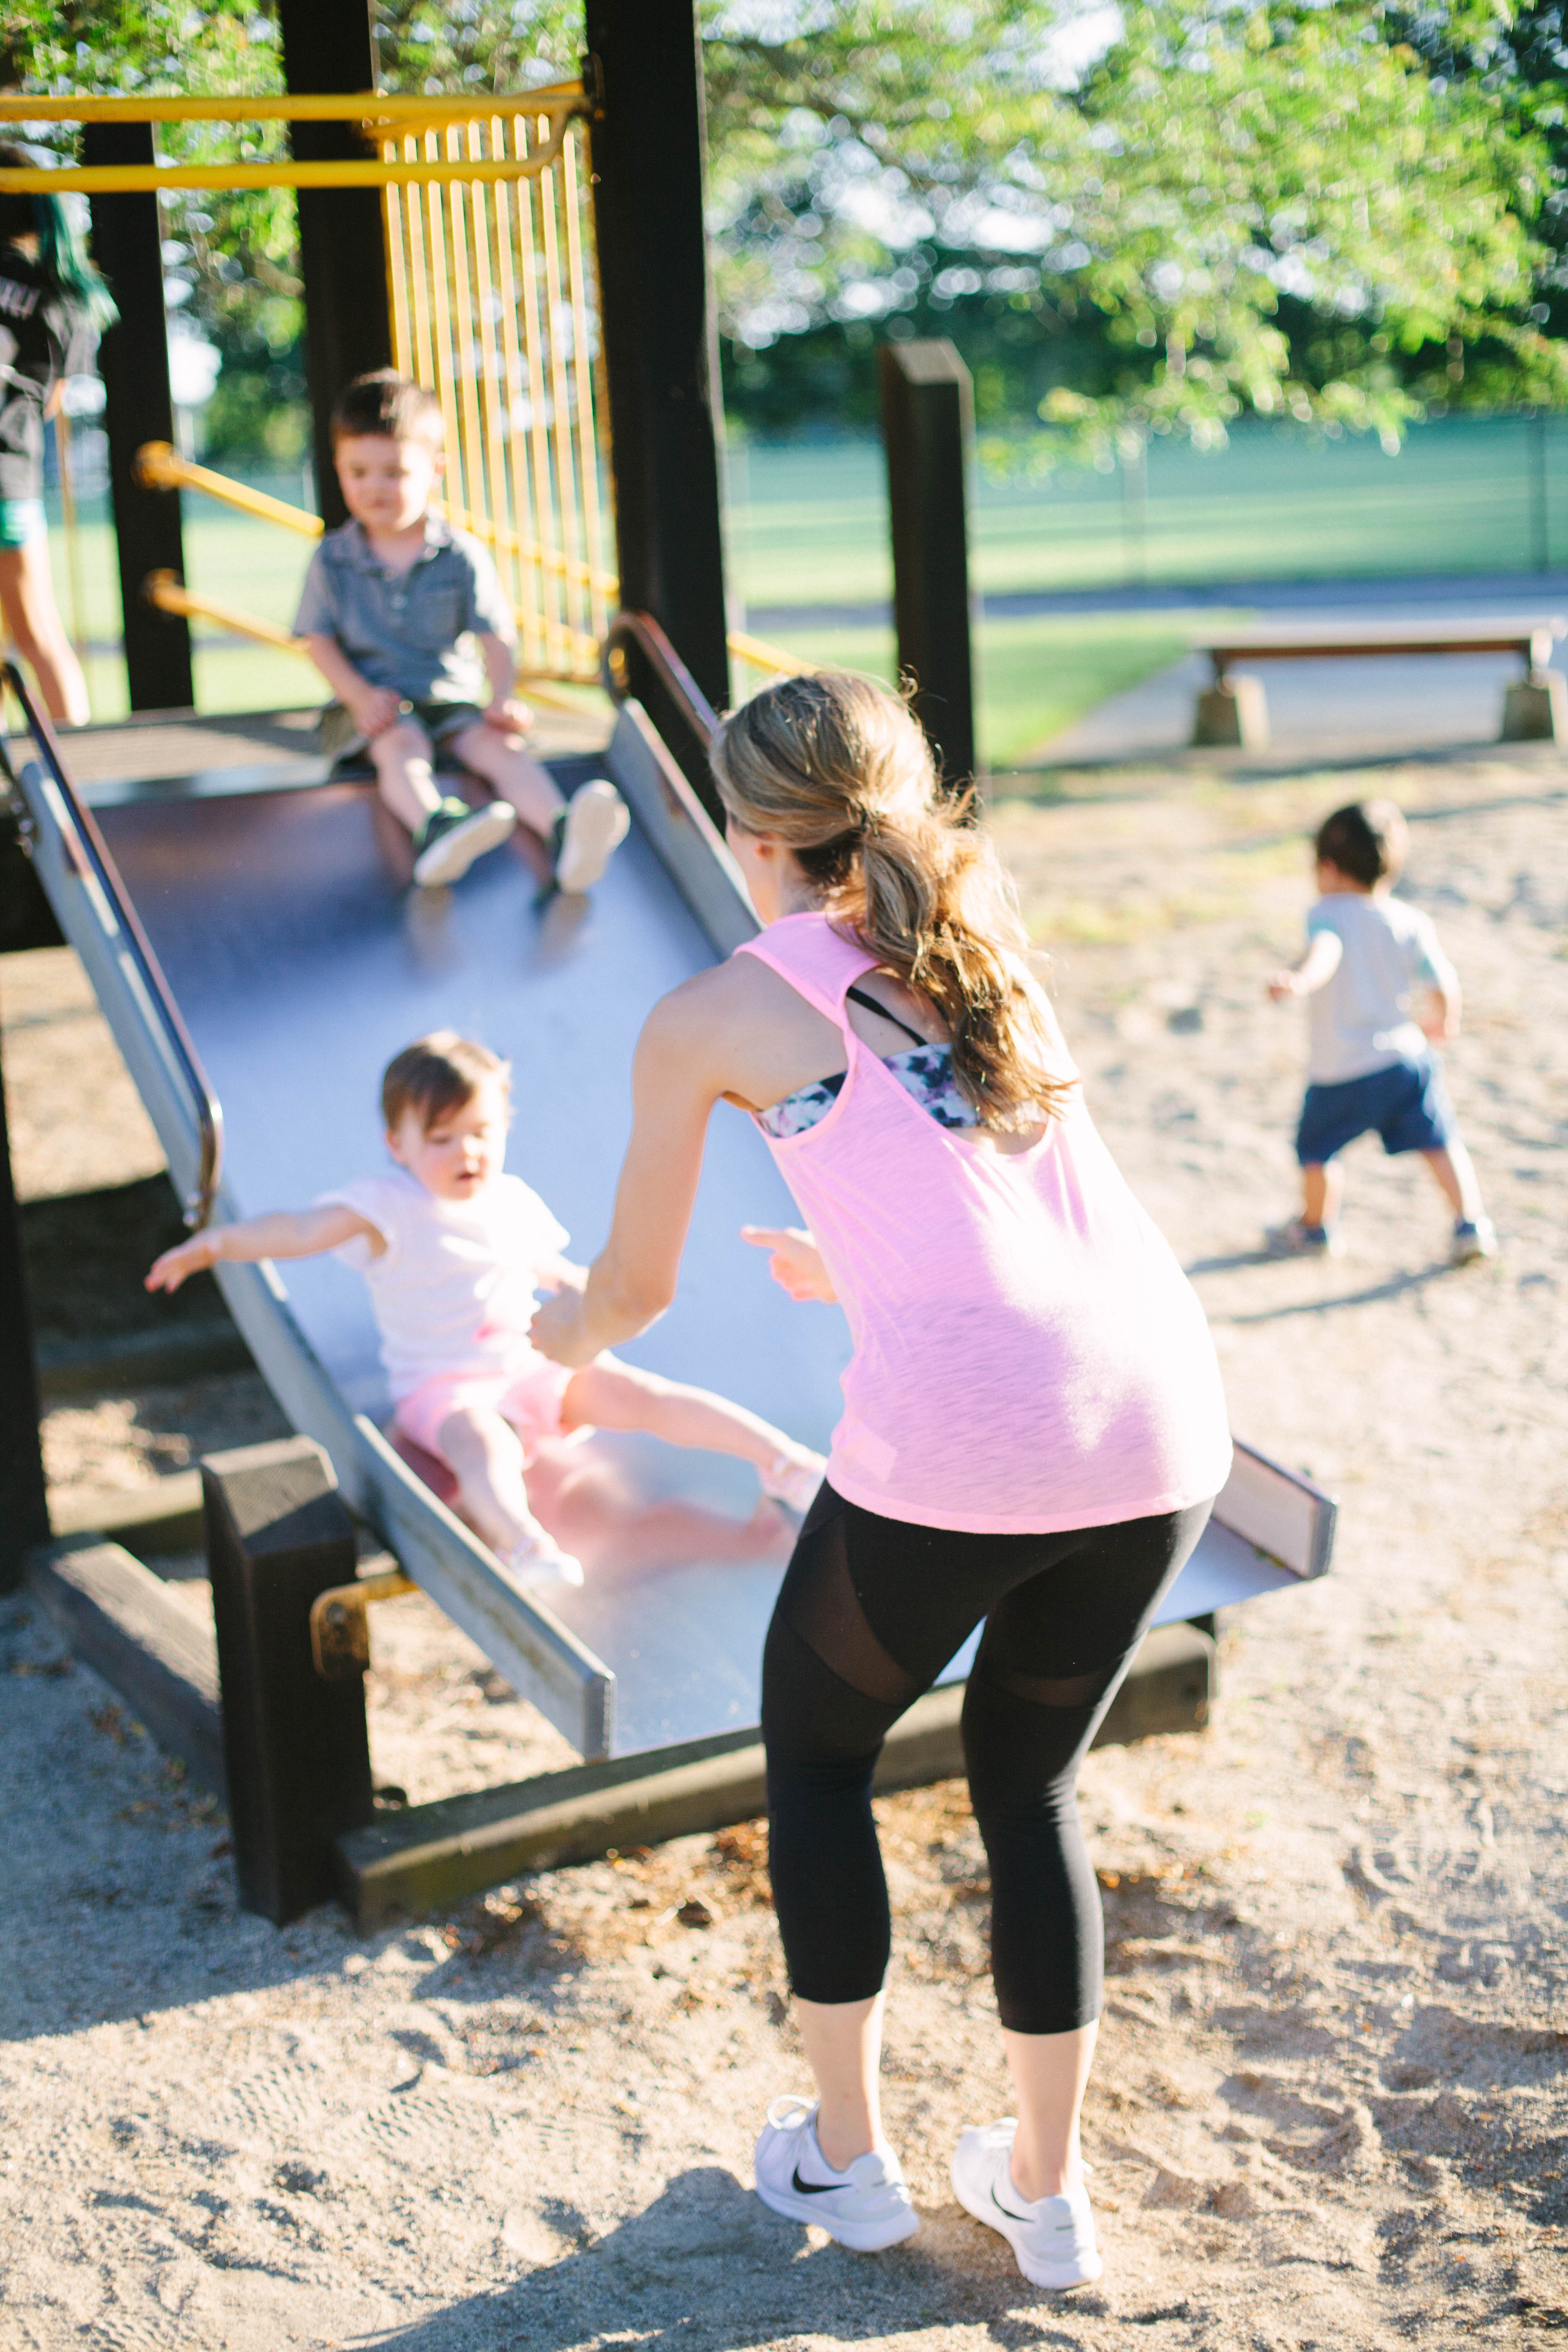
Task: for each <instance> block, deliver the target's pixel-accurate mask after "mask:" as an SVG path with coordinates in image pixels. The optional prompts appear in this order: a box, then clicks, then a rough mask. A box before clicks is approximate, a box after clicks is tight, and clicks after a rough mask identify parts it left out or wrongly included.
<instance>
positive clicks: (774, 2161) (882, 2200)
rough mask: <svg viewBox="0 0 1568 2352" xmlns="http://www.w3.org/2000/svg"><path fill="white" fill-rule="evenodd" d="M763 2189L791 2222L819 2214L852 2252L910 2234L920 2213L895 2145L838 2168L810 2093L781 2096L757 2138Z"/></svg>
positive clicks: (821, 2223) (820, 2222)
mask: <svg viewBox="0 0 1568 2352" xmlns="http://www.w3.org/2000/svg"><path fill="white" fill-rule="evenodd" d="M756 2176H757V2194H758V2196H759V2197H760V2198H761V2199H762V2200H763V2204H764V2205H766V2206H767V2207H768V2208H769V2209H770V2210H772V2211H773V2212H774V2213H783V2214H784V2216H785V2218H786V2219H787V2220H789V2221H815V2222H816V2224H817V2226H818V2227H819V2228H820V2229H824V2230H826V2232H827V2234H828V2236H829V2237H830V2238H837V2241H838V2242H839V2244H840V2245H841V2246H847V2247H848V2248H849V2250H850V2252H852V2253H857V2254H877V2253H880V2252H881V2251H882V2249H883V2247H884V2246H896V2245H898V2244H899V2243H900V2241H901V2240H902V2239H904V2238H912V2237H913V2236H914V2234H915V2231H917V2230H918V2229H919V2228H920V2225H921V2223H920V2215H919V2214H918V2213H917V2212H916V2211H915V2209H914V2207H913V2205H911V2203H910V2192H909V2189H908V2186H907V2184H906V2183H905V2180H904V2176H903V2174H902V2173H901V2172H900V2169H899V2159H898V2158H897V2157H896V2156H895V2155H894V2154H893V2151H892V2149H891V2148H890V2147H878V2148H873V2149H872V2150H871V2153H870V2154H869V2155H868V2156H858V2157H857V2158H856V2159H855V2161H854V2163H853V2164H852V2165H851V2166H850V2167H849V2168H848V2170H847V2172H835V2171H834V2169H833V2167H832V2166H831V2165H830V2164H829V2163H828V2161H827V2158H826V2157H825V2156H824V2155H823V2153H822V2150H821V2148H820V2147H818V2146H817V2143H816V2107H815V2105H813V2104H812V2102H811V2101H810V2100H809V2099H797V2098H795V2097H786V2098H783V2099H775V2100H774V2101H773V2105H772V2106H771V2107H770V2108H769V2109H768V2119H767V2121H766V2123H765V2124H764V2125H763V2131H762V2137H761V2138H760V2139H759V2140H758V2142H757V2155H756Z"/></svg>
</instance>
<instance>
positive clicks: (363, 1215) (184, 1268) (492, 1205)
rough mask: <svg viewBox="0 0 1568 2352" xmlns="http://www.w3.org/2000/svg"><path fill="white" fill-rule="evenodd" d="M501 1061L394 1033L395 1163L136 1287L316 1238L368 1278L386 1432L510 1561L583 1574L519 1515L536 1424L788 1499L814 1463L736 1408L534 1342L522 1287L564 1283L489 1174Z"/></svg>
mask: <svg viewBox="0 0 1568 2352" xmlns="http://www.w3.org/2000/svg"><path fill="white" fill-rule="evenodd" d="M381 1107H382V1115H383V1118H384V1122H385V1127H386V1142H387V1149H388V1150H390V1152H391V1154H392V1156H393V1158H394V1160H396V1162H397V1169H396V1171H395V1173H394V1174H391V1175H387V1176H367V1177H363V1178H361V1179H359V1180H358V1181H355V1182H353V1183H349V1184H343V1185H340V1186H338V1187H337V1188H336V1189H335V1190H334V1191H332V1192H326V1193H323V1194H322V1195H321V1199H320V1200H318V1201H316V1202H313V1203H312V1205H311V1206H310V1208H308V1209H301V1210H282V1211H278V1212H275V1213H273V1214H271V1215H269V1216H262V1217H247V1218H246V1219H245V1220H244V1221H243V1223H237V1224H232V1225H219V1226H216V1228H214V1229H213V1230H211V1231H209V1232H206V1233H201V1234H194V1235H193V1236H192V1238H191V1239H190V1240H189V1241H188V1242H182V1243H181V1244H179V1246H178V1247H177V1248H175V1249H172V1250H166V1251H165V1252H164V1254H163V1256H162V1257H161V1258H159V1259H158V1261H157V1263H156V1265H153V1269H152V1271H151V1272H150V1273H149V1275H148V1276H147V1287H148V1289H149V1290H177V1289H178V1288H179V1286H180V1285H181V1283H183V1282H184V1280H185V1279H186V1277H187V1276H190V1275H193V1274H197V1273H200V1272H201V1271H202V1270H203V1269H204V1268H205V1267H207V1266H210V1265H216V1263H217V1262H218V1261H219V1260H220V1259H230V1260H241V1261H247V1262H254V1261H255V1260H257V1259H258V1258H289V1257H315V1256H318V1255H321V1254H323V1253H324V1252H327V1251H331V1253H332V1254H333V1255H335V1256H337V1257H340V1258H342V1260H343V1261H344V1262H345V1264H347V1265H352V1266H353V1267H355V1268H356V1269H357V1270H358V1271H359V1272H360V1273H362V1274H363V1276H364V1277H365V1280H366V1281H367V1282H368V1284H369V1285H370V1293H371V1301H372V1304H373V1306H374V1309H375V1318H376V1322H377V1324H378V1325H379V1327H380V1330H381V1347H382V1361H383V1363H384V1365H385V1368H386V1373H387V1378H388V1381H390V1383H391V1388H392V1394H393V1398H394V1401H395V1404H396V1408H397V1412H396V1421H397V1426H398V1428H399V1429H400V1430H401V1431H402V1432H403V1433H404V1434H405V1436H406V1437H409V1438H411V1439H412V1440H413V1442H414V1444H416V1445H419V1446H423V1447H424V1449H425V1451H426V1453H427V1454H435V1455H436V1456H437V1458H438V1459H439V1460H440V1461H443V1462H445V1463H446V1464H447V1467H448V1468H449V1469H450V1470H451V1471H452V1473H453V1475H455V1476H456V1478H457V1480H458V1491H459V1496H460V1500H461V1507H462V1509H463V1511H464V1513H465V1514H466V1516H467V1517H468V1518H469V1519H470V1520H471V1521H472V1522H473V1524H474V1526H475V1527H476V1528H478V1530H479V1534H480V1535H481V1536H482V1537H483V1538H484V1539H485V1541H486V1542H487V1543H488V1544H489V1546H490V1548H491V1549H492V1550H493V1551H494V1552H495V1553H496V1554H497V1555H498V1557H499V1558H500V1559H502V1560H503V1561H504V1562H505V1563H506V1564H507V1566H508V1567H509V1568H510V1569H511V1570H512V1571H513V1572H514V1573H515V1574H516V1575H517V1576H519V1577H520V1578H521V1579H522V1580H525V1581H530V1582H544V1581H547V1580H551V1579H554V1580H559V1581H561V1582H563V1583H567V1584H581V1582H582V1581H583V1570H582V1568H581V1566H580V1565H579V1563H578V1562H577V1561H576V1560H575V1559H573V1558H572V1556H571V1554H570V1553H568V1552H563V1550H562V1549H560V1547H559V1546H558V1545H557V1544H556V1543H555V1542H554V1540H553V1538H552V1537H551V1536H549V1535H548V1534H547V1533H546V1532H545V1530H544V1528H542V1527H541V1526H540V1524H539V1522H538V1520H537V1519H535V1517H533V1514H532V1512H531V1510H530V1508H529V1504H528V1487H527V1479H526V1472H527V1469H528V1465H529V1461H530V1458H531V1454H532V1452H533V1450H534V1449H535V1448H536V1447H537V1445H538V1444H539V1442H540V1440H541V1439H542V1438H549V1437H559V1436H561V1435H563V1434H564V1433H566V1432H567V1431H569V1430H574V1429H582V1428H586V1427H589V1426H593V1427H596V1428H599V1429H639V1430H647V1431H649V1432H651V1433H652V1434H653V1435H654V1436H656V1437H662V1438H664V1439H665V1440H666V1442H667V1443H668V1444H671V1445H691V1446H706V1447H708V1448H710V1449H711V1451H713V1452H714V1453H716V1454H737V1455H739V1457H740V1458H741V1459H742V1461H744V1462H751V1463H754V1464H755V1465H756V1467H757V1470H758V1472H759V1473H760V1475H761V1478H762V1487H763V1494H764V1495H765V1496H769V1497H771V1498H772V1499H773V1501H775V1502H779V1503H782V1504H783V1505H784V1507H785V1508H786V1509H787V1510H791V1511H795V1512H804V1511H805V1509H806V1508H807V1507H808V1506H809V1504H810V1503H811V1500H812V1497H813V1496H815V1494H816V1489H817V1486H819V1484H820V1483H821V1479H822V1472H823V1459H822V1456H821V1455H820V1454H813V1453H812V1452H811V1450H810V1449H809V1447H807V1446H805V1445H796V1444H795V1443H794V1442H793V1441H792V1440H791V1439H789V1438H787V1437H785V1436H784V1434H783V1433H782V1432H781V1431H779V1430H776V1429H773V1428H772V1427H771V1426H770V1425H769V1423H767V1422H765V1421H762V1420H759V1419H758V1417H757V1415H756V1414H755V1413H752V1412H746V1411H745V1410H744V1408H743V1407H742V1406H741V1405H738V1404H731V1403H729V1402H727V1401H726V1400H725V1399H724V1398H722V1397H718V1396H712V1395H710V1393H709V1392H708V1391H706V1390H704V1389H693V1388H684V1387H682V1386H680V1385H679V1383H678V1382H677V1381H666V1380H660V1379H659V1378H658V1377H657V1376H656V1375H655V1374H654V1373H652V1372H644V1371H637V1370H633V1368H632V1367H631V1366H630V1365H629V1364H622V1363H617V1361H616V1359H615V1358H614V1357H613V1356H609V1355H599V1356H595V1359H594V1360H593V1361H592V1363H589V1364H585V1365H584V1367H583V1368H582V1370H579V1371H570V1370H565V1369H564V1368H563V1367H562V1366H561V1365H559V1364H552V1363H550V1362H549V1361H547V1360H546V1359H545V1358H544V1357H543V1356H541V1355H539V1354H538V1353H536V1351H535V1350H534V1349H533V1347H532V1346H531V1343H530V1340H529V1338H528V1327H529V1322H530V1319H531V1316H532V1313H533V1303H534V1293H535V1292H536V1291H537V1290H540V1289H547V1290H555V1289H561V1288H574V1289H575V1288H580V1287H581V1286H582V1284H583V1282H584V1280H585V1279H586V1276H585V1273H584V1269H583V1268H582V1267H581V1266H575V1265H571V1264H569V1263H568V1261H567V1260H566V1259H565V1258H563V1256H562V1255H560V1253H561V1250H562V1247H563V1244H564V1243H565V1241H566V1239H567V1235H566V1233H565V1230H564V1228H563V1226H562V1225H560V1224H558V1223H556V1220H555V1219H554V1217H553V1216H552V1214H551V1213H550V1211H549V1210H548V1209H547V1208H546V1207H545V1205H544V1202H542V1200H541V1199H540V1197H539V1195H538V1194H537V1192H531V1191H530V1189H529V1187H528V1186H527V1185H526V1184H524V1183H523V1182H522V1181H521V1179H520V1178H519V1177H516V1176H508V1175H504V1174H503V1173H502V1171H501V1163H502V1160H503V1159H504V1157H505V1153H506V1134H507V1128H508V1126H509V1125H510V1117H511V1101H510V1071H509V1069H508V1066H507V1065H506V1064H505V1063H504V1062H502V1061H500V1060H499V1059H498V1057H497V1056H496V1055H494V1054H492V1053H491V1052H489V1049H488V1047H486V1046H484V1045H476V1044H474V1043H473V1041H472V1040H471V1039H468V1038H466V1037H459V1036H458V1035H456V1034H454V1033H453V1032H452V1031H450V1030H441V1031H438V1032H437V1034H435V1035H433V1036H429V1037H421V1038H419V1039H418V1040H417V1041H416V1043H415V1044H414V1045H408V1046H405V1048H404V1050H403V1052H402V1053H401V1054H399V1055H396V1056H395V1059H394V1060H393V1061H392V1062H390V1063H389V1064H388V1066H387V1068H386V1071H385V1073H384V1076H383V1078H382V1086H381Z"/></svg>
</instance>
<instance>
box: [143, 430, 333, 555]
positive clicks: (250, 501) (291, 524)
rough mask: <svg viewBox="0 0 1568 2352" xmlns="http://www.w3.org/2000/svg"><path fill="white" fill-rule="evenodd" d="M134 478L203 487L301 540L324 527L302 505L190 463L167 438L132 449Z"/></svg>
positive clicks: (169, 486) (154, 484)
mask: <svg viewBox="0 0 1568 2352" xmlns="http://www.w3.org/2000/svg"><path fill="white" fill-rule="evenodd" d="M136 478H137V480H138V481H139V482H140V483H141V484H142V488H144V489H149V490H181V489H184V490H205V493H206V495H207V497H208V498H209V499H222V500H223V502H224V504H225V506H229V507H237V508H238V509H239V511H240V512H241V514H250V515H255V516H256V517H257V518H258V520H260V521H262V522H275V523H278V524H279V525H280V527H281V528H282V529H283V530H297V531H298V532H299V533H300V537H301V538H303V539H320V538H321V533H322V531H323V530H325V528H326V526H325V524H324V523H323V522H322V520H321V516H320V515H313V514H310V513H308V512H307V511H306V509H304V508H303V507H291V506H290V505H289V503H288V501H287V500H286V499H275V498H272V497H270V496H269V495H268V492H267V491H266V490H253V489H251V488H250V487H249V486H248V484H247V483H245V482H236V481H233V480H231V479H230V478H229V476H228V475H227V474H215V473H214V472H213V471H212V470H211V468H210V467H206V466H194V465H193V464H192V463H191V461H190V459H189V458H188V457H181V455H180V453H179V451H178V450H177V449H176V448H174V446H172V445H171V444H170V443H169V442H167V441H143V443H142V446H141V447H140V449H138V450H137V452H136Z"/></svg>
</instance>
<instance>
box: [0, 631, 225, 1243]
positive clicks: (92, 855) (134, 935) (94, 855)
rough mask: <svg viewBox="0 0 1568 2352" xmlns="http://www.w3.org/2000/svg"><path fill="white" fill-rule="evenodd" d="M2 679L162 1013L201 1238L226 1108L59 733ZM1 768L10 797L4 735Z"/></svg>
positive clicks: (13, 680)
mask: <svg viewBox="0 0 1568 2352" xmlns="http://www.w3.org/2000/svg"><path fill="white" fill-rule="evenodd" d="M0 681H3V682H4V684H5V686H7V687H9V688H10V689H11V692H12V694H13V695H14V696H15V697H16V702H17V704H18V706H19V708H20V709H21V713H22V717H23V719H24V720H25V721H26V729H27V732H28V734H29V735H30V736H31V737H32V739H33V743H34V747H35V749H36V750H37V753H38V756H39V758H40V760H41V761H43V764H44V766H45V767H46V768H47V771H48V772H49V777H50V780H51V782H53V784H54V787H55V790H56V791H57V792H58V794H59V796H60V800H61V803H62V804H63V805H64V808H65V811H66V814H67V816H68V818H69V820H70V824H71V833H70V834H69V835H65V836H63V839H64V844H65V853H66V856H67V858H68V861H69V863H70V865H71V866H72V867H73V868H74V870H75V871H76V873H77V874H79V876H80V877H82V878H83V879H84V880H85V879H86V878H87V877H88V876H89V875H90V876H91V877H92V879H93V880H94V881H95V882H96V883H97V885H98V887H99V888H100V890H101V892H102V893H103V896H104V898H106V899H107V900H108V902H109V905H110V908H112V909H113V912H114V919H115V920H116V922H117V923H118V924H119V926H120V929H121V933H122V935H123V937H124V940H125V944H126V947H127V949H128V950H129V951H130V955H131V960H132V963H134V965H135V966H136V969H137V971H138V972H139V973H140V975H141V979H142V985H143V987H144V988H145V989H146V992H147V996H148V1000H149V1002H150V1003H151V1004H152V1006H153V1011H154V1012H155V1013H156V1014H157V1017H158V1022H159V1025H160V1026H161V1028H162V1029H163V1034H164V1038H165V1040H166V1042H167V1044H168V1046H169V1050H170V1052H171V1054H172V1055H173V1056H174V1062H175V1064H176V1066H178V1069H179V1072H180V1076H182V1078H183V1079H184V1083H185V1087H186V1089H187V1091H188V1092H189V1094H190V1097H191V1102H192V1107H193V1108H194V1109H195V1115H196V1127H197V1129H198V1131H199V1133H200V1136H201V1165H200V1169H199V1171H198V1174H197V1178H196V1189H195V1192H193V1193H191V1194H190V1195H189V1196H188V1197H187V1200H186V1202H185V1223H186V1224H187V1225H189V1226H190V1228H191V1230H192V1231H193V1232H194V1233H199V1232H200V1231H201V1229H202V1227H203V1226H204V1225H205V1223H207V1222H208V1220H209V1219H210V1217H211V1215H212V1212H213V1202H214V1200H215V1199H216V1193H217V1187H218V1178H219V1176H220V1175H221V1173H222V1171H223V1106H222V1104H221V1103H220V1102H219V1101H218V1098H217V1097H216V1095H215V1094H214V1092H213V1090H212V1087H211V1085H210V1084H209V1082H208V1079H207V1075H206V1072H205V1070H204V1069H203V1067H202V1066H201V1062H200V1059H199V1057H198V1056H197V1054H196V1049H195V1045H192V1043H191V1038H190V1032H189V1031H188V1030H187V1029H186V1027H185V1024H184V1021H183V1020H182V1019H181V1017H180V1008H179V1006H178V1005H177V1004H176V1003H175V1002H174V997H173V995H172V994H171V992H170V989H169V983H168V982H167V981H166V980H165V979H164V977H163V967H162V966H161V964H160V963H159V961H158V959H157V957H156V955H155V954H154V953H153V943H152V941H151V940H149V938H148V937H147V934H146V932H145V931H144V930H143V929H142V925H141V922H140V920H139V919H138V918H137V915H136V911H135V908H133V907H132V904H131V901H130V899H129V898H127V897H126V895H125V885H124V884H123V882H121V878H120V873H119V869H118V867H117V866H115V863H114V860H113V858H112V857H111V856H110V854H109V845H108V844H107V842H106V841H105V840H104V838H103V835H102V834H101V833H100V831H99V829H98V824H97V820H96V819H95V818H94V816H93V814H92V812H91V810H90V809H89V807H88V806H87V805H86V803H85V802H83V801H82V800H81V799H80V797H79V794H78V793H77V789H76V786H75V785H74V784H73V783H72V782H71V780H70V778H69V777H68V775H67V773H66V771H65V767H64V764H63V763H62V761H61V759H60V752H59V746H58V743H57V742H56V741H55V738H54V730H52V729H51V727H50V725H49V722H48V720H47V719H46V718H45V717H44V715H43V713H42V711H40V710H39V709H38V708H37V704H36V703H35V702H34V700H33V698H32V695H31V693H30V692H29V691H28V688H27V685H26V680H25V679H24V678H23V677H22V674H21V672H20V671H19V670H18V669H17V667H16V663H15V662H10V661H7V662H0ZM0 768H3V769H4V772H5V779H6V782H8V783H9V784H10V785H11V787H12V789H13V791H17V790H18V789H19V788H18V787H17V783H16V771H15V770H14V768H13V767H12V765H11V755H10V750H9V747H8V745H7V744H6V742H5V736H4V734H3V733H0Z"/></svg>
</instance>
